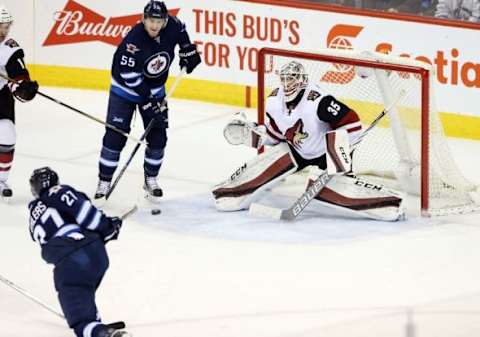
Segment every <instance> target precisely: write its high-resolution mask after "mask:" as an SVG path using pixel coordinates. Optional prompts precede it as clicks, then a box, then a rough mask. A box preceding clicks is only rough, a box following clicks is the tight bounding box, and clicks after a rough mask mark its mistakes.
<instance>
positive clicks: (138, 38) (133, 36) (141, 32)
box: [121, 22, 148, 46]
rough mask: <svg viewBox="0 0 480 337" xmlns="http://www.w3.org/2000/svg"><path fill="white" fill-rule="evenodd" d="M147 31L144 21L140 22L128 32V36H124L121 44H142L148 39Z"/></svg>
mask: <svg viewBox="0 0 480 337" xmlns="http://www.w3.org/2000/svg"><path fill="white" fill-rule="evenodd" d="M147 36H148V35H147V32H146V31H145V27H144V26H143V23H141V22H139V23H137V24H136V25H135V26H133V27H132V29H131V30H130V31H129V32H128V34H127V36H125V37H124V38H123V41H122V43H121V45H125V46H126V45H127V44H128V43H134V44H137V46H138V45H139V44H141V43H142V42H143V41H144V40H146V37H147Z"/></svg>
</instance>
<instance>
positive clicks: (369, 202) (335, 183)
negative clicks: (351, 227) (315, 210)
mask: <svg viewBox="0 0 480 337" xmlns="http://www.w3.org/2000/svg"><path fill="white" fill-rule="evenodd" d="M312 181H313V180H312V179H309V181H308V184H311V183H312ZM307 186H308V185H307ZM403 199H404V195H403V194H402V193H401V192H398V191H395V190H392V189H390V188H387V187H385V186H383V185H379V184H372V183H369V182H368V181H365V180H363V179H359V178H356V177H353V176H348V175H339V176H333V177H332V179H330V181H329V182H328V183H327V185H326V186H325V187H324V188H323V189H322V190H321V191H320V192H319V193H318V195H317V196H316V197H315V199H314V201H313V202H312V203H319V204H321V205H323V206H326V207H330V208H335V209H339V210H341V211H342V212H347V213H349V214H352V215H355V216H360V217H366V218H370V219H374V220H383V221H397V220H402V219H404V218H405V209H404V204H403Z"/></svg>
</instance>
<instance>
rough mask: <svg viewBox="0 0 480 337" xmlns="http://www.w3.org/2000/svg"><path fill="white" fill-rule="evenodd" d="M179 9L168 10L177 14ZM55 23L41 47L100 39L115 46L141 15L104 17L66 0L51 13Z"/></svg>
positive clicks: (71, 0) (70, 0)
mask: <svg viewBox="0 0 480 337" xmlns="http://www.w3.org/2000/svg"><path fill="white" fill-rule="evenodd" d="M178 11H179V9H173V10H170V11H169V13H170V14H172V15H177V13H178ZM53 17H54V20H55V25H54V26H53V28H52V30H51V31H50V33H49V34H48V36H47V38H46V40H45V42H43V46H53V45H59V44H69V43H79V42H88V41H101V42H104V43H108V44H111V45H114V46H116V45H118V44H119V43H120V42H121V41H122V39H123V38H124V37H125V36H126V35H127V34H128V32H129V31H130V30H131V29H132V27H133V26H134V25H135V24H137V22H138V21H140V20H141V18H142V14H133V15H127V16H117V17H104V16H102V15H100V14H98V13H96V12H94V11H92V10H90V9H88V8H87V7H85V6H82V5H81V4H79V3H78V2H75V1H73V0H69V1H68V2H67V4H66V5H65V8H64V9H63V10H60V11H56V12H55V13H54V16H53Z"/></svg>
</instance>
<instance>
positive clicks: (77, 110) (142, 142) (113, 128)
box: [0, 73, 146, 145]
mask: <svg viewBox="0 0 480 337" xmlns="http://www.w3.org/2000/svg"><path fill="white" fill-rule="evenodd" d="M0 77H2V78H4V79H5V80H7V81H9V82H12V83H15V84H18V81H16V80H14V79H12V78H10V77H8V76H6V75H4V74H2V73H0ZM37 94H38V95H40V96H42V97H45V98H46V99H49V100H50V101H52V102H55V103H57V104H59V105H61V106H63V107H65V108H67V109H70V110H72V111H75V112H77V113H79V114H80V115H82V116H84V117H87V118H89V119H91V120H93V121H95V122H98V123H100V124H102V125H105V126H106V127H107V128H109V129H112V130H113V131H115V132H118V133H119V134H121V135H122V136H125V137H127V138H128V139H130V140H131V141H133V142H135V143H137V144H141V145H146V143H145V142H144V141H141V140H138V139H137V138H135V137H133V136H130V135H129V134H128V133H126V132H125V131H123V130H120V129H119V128H117V127H116V126H114V125H112V124H109V123H106V122H104V121H102V120H101V119H99V118H97V117H95V116H92V115H90V114H88V113H86V112H83V111H81V110H79V109H77V108H74V107H73V106H71V105H68V104H66V103H63V102H62V101H60V100H58V99H56V98H53V97H51V96H48V95H47V94H44V93H43V92H41V91H37Z"/></svg>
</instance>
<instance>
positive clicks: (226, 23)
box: [4, 0, 480, 116]
mask: <svg viewBox="0 0 480 337" xmlns="http://www.w3.org/2000/svg"><path fill="white" fill-rule="evenodd" d="M4 2H5V5H7V6H8V7H10V8H11V10H12V12H13V13H14V15H15V17H16V24H15V26H14V33H15V34H17V36H18V39H19V40H20V42H22V43H23V41H26V44H25V43H23V45H24V46H25V48H27V49H28V48H31V49H33V50H35V53H28V52H27V55H32V56H33V55H34V57H35V59H31V57H32V56H29V57H30V59H29V60H28V61H29V62H30V63H37V64H46V65H55V66H71V67H82V68H91V69H109V68H110V65H111V64H110V63H111V59H112V55H113V52H114V50H115V45H117V44H118V43H119V41H120V40H121V39H122V38H123V37H124V36H125V35H126V34H128V32H129V30H130V29H131V27H132V26H133V25H135V24H136V23H137V22H138V21H139V20H140V19H141V12H142V9H143V6H144V5H145V3H146V1H144V2H145V3H144V2H139V1H133V0H130V1H120V2H118V1H114V0H104V1H93V0H76V1H72V0H49V1H45V2H42V6H35V7H34V6H33V4H32V5H31V7H29V5H26V4H24V3H23V4H20V2H19V1H16V0H4ZM32 3H33V2H32ZM167 5H168V7H169V9H170V10H171V14H173V15H176V16H177V17H178V18H179V19H180V20H182V21H184V22H185V23H186V26H187V29H188V31H189V33H190V36H191V39H192V41H194V42H195V43H196V44H197V46H198V49H199V51H200V52H201V53H202V58H203V63H202V65H201V66H200V67H199V68H198V70H196V71H195V73H194V74H192V75H190V76H189V78H198V79H206V80H211V81H216V82H224V83H234V84H240V85H251V86H255V84H256V70H257V53H258V51H259V50H260V49H261V48H262V47H273V48H282V49H290V50H308V51H312V50H313V51H314V50H316V49H323V48H327V47H328V48H337V49H338V48H340V49H355V50H375V51H381V52H385V53H390V54H392V55H395V56H401V57H408V58H413V59H417V60H421V61H423V62H428V63H430V64H432V65H433V66H434V68H435V69H436V93H437V105H438V107H439V109H440V110H441V111H446V112H456V113H462V114H468V115H477V116H480V111H479V110H478V109H476V108H475V107H472V106H471V105H470V104H468V102H469V101H470V102H471V101H472V100H474V99H476V97H477V96H478V90H479V88H480V57H479V55H480V45H479V44H478V43H477V44H475V43H473V42H472V41H477V40H478V36H479V33H480V30H475V29H462V28H455V27H446V26H439V25H434V24H425V23H418V22H409V21H400V20H394V19H379V18H373V17H367V16H362V15H347V14H341V13H332V12H329V13H327V12H322V11H315V10H307V9H298V8H287V7H282V6H277V7H275V8H274V10H272V6H271V5H270V6H267V5H262V4H248V3H244V2H241V1H230V0H210V1H190V0H171V1H168V2H167ZM306 18H308V19H306ZM379 32H381V34H379ZM175 66H176V62H175ZM339 74H342V75H341V76H338V75H339ZM352 76H353V69H352V68H351V67H344V66H341V65H335V68H334V70H333V71H332V72H331V73H327V74H325V75H324V76H323V78H322V79H321V80H322V81H326V82H331V81H337V82H338V84H339V85H348V83H349V81H350V80H351V78H352Z"/></svg>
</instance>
